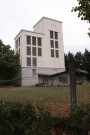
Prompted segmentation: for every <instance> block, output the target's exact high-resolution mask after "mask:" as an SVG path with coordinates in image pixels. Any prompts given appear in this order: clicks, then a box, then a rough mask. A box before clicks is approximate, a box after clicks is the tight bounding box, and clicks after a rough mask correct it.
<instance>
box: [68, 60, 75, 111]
mask: <svg viewBox="0 0 90 135" xmlns="http://www.w3.org/2000/svg"><path fill="white" fill-rule="evenodd" d="M69 75H70V95H71V111H72V108H73V106H75V105H76V71H75V63H74V60H73V59H70V60H69Z"/></svg>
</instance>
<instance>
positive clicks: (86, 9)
mask: <svg viewBox="0 0 90 135" xmlns="http://www.w3.org/2000/svg"><path fill="white" fill-rule="evenodd" d="M78 5H79V6H76V7H73V8H72V12H73V11H74V12H77V11H78V17H81V20H87V22H89V23H90V0H78ZM89 30H90V28H89ZM88 35H89V36H90V32H89V33H88Z"/></svg>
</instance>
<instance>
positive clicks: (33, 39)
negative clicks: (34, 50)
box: [32, 37, 36, 45]
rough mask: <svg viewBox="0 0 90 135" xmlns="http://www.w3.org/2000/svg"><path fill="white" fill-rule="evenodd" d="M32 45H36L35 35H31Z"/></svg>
mask: <svg viewBox="0 0 90 135" xmlns="http://www.w3.org/2000/svg"><path fill="white" fill-rule="evenodd" d="M32 45H36V37H32Z"/></svg>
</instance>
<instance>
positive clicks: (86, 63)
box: [83, 49, 90, 79]
mask: <svg viewBox="0 0 90 135" xmlns="http://www.w3.org/2000/svg"><path fill="white" fill-rule="evenodd" d="M83 55H84V58H83V69H84V70H86V71H88V73H89V75H88V78H89V79H90V52H89V51H88V50H87V49H85V52H84V54H83Z"/></svg>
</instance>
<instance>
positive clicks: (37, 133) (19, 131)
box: [0, 101, 51, 135]
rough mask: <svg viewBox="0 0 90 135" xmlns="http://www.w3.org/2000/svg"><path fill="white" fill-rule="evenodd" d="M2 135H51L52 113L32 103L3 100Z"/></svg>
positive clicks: (0, 112) (0, 107) (0, 116)
mask: <svg viewBox="0 0 90 135" xmlns="http://www.w3.org/2000/svg"><path fill="white" fill-rule="evenodd" d="M0 135H51V115H50V113H49V111H45V110H44V111H43V109H42V108H40V107H38V112H36V111H35V109H34V106H32V104H31V103H25V104H21V103H18V102H2V101H1V102H0Z"/></svg>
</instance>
